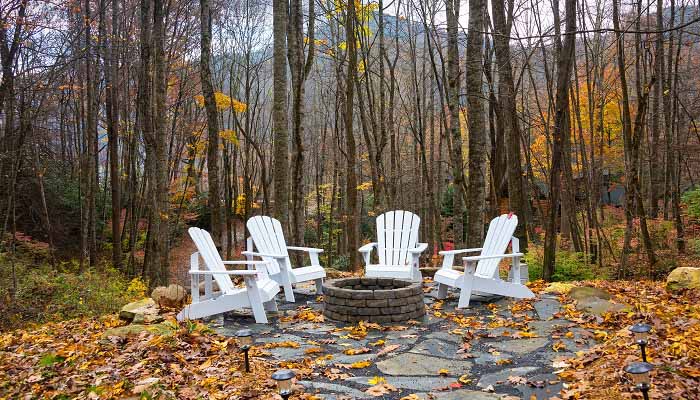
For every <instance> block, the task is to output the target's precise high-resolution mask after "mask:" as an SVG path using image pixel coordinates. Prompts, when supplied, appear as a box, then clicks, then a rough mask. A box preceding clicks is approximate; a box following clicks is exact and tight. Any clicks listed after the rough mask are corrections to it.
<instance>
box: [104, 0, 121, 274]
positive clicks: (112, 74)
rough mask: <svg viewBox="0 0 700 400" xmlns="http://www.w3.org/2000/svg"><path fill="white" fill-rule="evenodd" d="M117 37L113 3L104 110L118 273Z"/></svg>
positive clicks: (116, 8)
mask: <svg viewBox="0 0 700 400" xmlns="http://www.w3.org/2000/svg"><path fill="white" fill-rule="evenodd" d="M118 37H119V1H118V0H112V34H111V37H110V39H109V45H108V46H107V45H106V44H103V45H104V46H106V47H107V49H106V54H107V56H106V58H105V108H106V109H107V138H108V140H109V143H108V145H109V178H110V187H111V195H112V264H113V265H114V267H115V268H117V269H120V268H121V263H122V241H121V239H122V238H121V210H122V206H121V173H120V172H119V104H118V93H119V91H118V90H117V88H116V86H117V80H118V75H117V74H118V68H119V62H118V60H117V55H118V54H119V52H118V50H117V44H116V43H117V42H118V41H119V40H118V39H117V38H118Z"/></svg>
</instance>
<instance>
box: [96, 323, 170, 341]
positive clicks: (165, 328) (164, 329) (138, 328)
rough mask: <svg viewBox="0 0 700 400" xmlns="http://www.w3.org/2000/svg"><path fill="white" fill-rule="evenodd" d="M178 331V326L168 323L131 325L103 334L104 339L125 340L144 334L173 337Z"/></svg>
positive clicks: (109, 330) (111, 329) (112, 329)
mask: <svg viewBox="0 0 700 400" xmlns="http://www.w3.org/2000/svg"><path fill="white" fill-rule="evenodd" d="M176 330H177V325H175V324H173V323H171V322H167V321H166V322H161V323H159V324H155V325H143V324H130V325H124V326H118V327H115V328H110V329H107V330H106V331H104V332H103V333H102V337H104V338H109V337H110V336H116V337H120V338H122V339H125V338H127V337H129V336H132V335H139V334H141V333H143V332H150V333H152V334H154V335H172V334H173V333H174V332H175V331H176Z"/></svg>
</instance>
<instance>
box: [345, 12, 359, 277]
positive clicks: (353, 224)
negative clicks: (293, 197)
mask: <svg viewBox="0 0 700 400" xmlns="http://www.w3.org/2000/svg"><path fill="white" fill-rule="evenodd" d="M356 21H357V19H356V10H355V3H354V2H352V1H351V2H348V6H347V11H346V18H345V34H346V35H345V37H346V43H347V58H348V67H347V68H348V69H347V76H346V80H345V115H344V116H343V117H344V120H345V121H344V122H345V146H346V148H345V152H346V154H345V157H346V161H347V177H346V181H345V190H346V197H347V204H346V210H347V211H346V215H347V239H348V253H349V254H348V255H349V257H348V259H349V265H350V269H351V270H352V271H359V270H360V264H359V262H358V257H357V248H358V247H359V234H360V230H359V221H358V212H359V211H358V208H359V207H358V195H357V172H356V166H355V163H356V160H357V148H356V145H355V136H354V132H353V108H354V107H353V99H354V94H355V92H354V88H355V85H354V82H355V79H356V74H357V49H356V43H355V23H356Z"/></svg>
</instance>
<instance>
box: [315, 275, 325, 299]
mask: <svg viewBox="0 0 700 400" xmlns="http://www.w3.org/2000/svg"><path fill="white" fill-rule="evenodd" d="M320 294H323V278H318V279H316V295H317V296H318V295H320Z"/></svg>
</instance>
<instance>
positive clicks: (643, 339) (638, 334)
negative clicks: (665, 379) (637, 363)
mask: <svg viewBox="0 0 700 400" xmlns="http://www.w3.org/2000/svg"><path fill="white" fill-rule="evenodd" d="M630 331H631V332H632V333H633V334H634V342H635V343H637V344H638V345H639V348H640V349H641V350H642V361H644V362H646V361H647V350H646V348H647V343H648V339H649V332H650V331H651V326H650V325H647V324H642V323H639V324H634V325H632V326H631V327H630Z"/></svg>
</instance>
